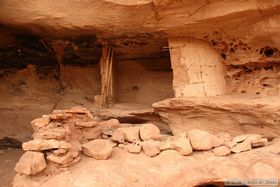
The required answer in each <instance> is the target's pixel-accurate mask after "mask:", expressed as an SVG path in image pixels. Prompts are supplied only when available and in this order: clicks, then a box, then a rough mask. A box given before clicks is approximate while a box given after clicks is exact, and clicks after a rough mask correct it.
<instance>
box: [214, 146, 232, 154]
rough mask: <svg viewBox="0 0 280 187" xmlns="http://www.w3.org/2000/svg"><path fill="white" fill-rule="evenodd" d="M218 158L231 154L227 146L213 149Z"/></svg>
mask: <svg viewBox="0 0 280 187" xmlns="http://www.w3.org/2000/svg"><path fill="white" fill-rule="evenodd" d="M213 152H214V154H215V155H216V156H227V155H229V154H230V153H231V150H230V149H229V148H228V147H227V146H224V145H223V146H219V147H216V148H214V149H213Z"/></svg>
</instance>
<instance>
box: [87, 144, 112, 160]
mask: <svg viewBox="0 0 280 187" xmlns="http://www.w3.org/2000/svg"><path fill="white" fill-rule="evenodd" d="M82 147H83V153H84V154H85V155H87V156H89V157H93V158H95V159H97V160H105V159H107V158H109V157H110V156H111V154H112V145H111V143H110V141H109V140H103V139H96V140H92V141H90V142H88V143H85V144H83V145H82Z"/></svg>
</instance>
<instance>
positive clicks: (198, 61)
mask: <svg viewBox="0 0 280 187" xmlns="http://www.w3.org/2000/svg"><path fill="white" fill-rule="evenodd" d="M169 48H170V54H171V62H172V69H173V75H174V80H173V89H174V92H175V96H176V97H209V96H217V95H223V94H225V93H227V91H228V89H227V83H226V79H225V77H226V69H225V66H224V65H223V64H222V60H221V57H220V55H219V54H218V53H217V52H216V51H215V50H214V49H213V48H211V47H210V46H209V45H208V43H206V42H204V41H202V40H197V39H192V38H170V39H169Z"/></svg>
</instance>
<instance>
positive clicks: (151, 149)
mask: <svg viewBox="0 0 280 187" xmlns="http://www.w3.org/2000/svg"><path fill="white" fill-rule="evenodd" d="M142 147H143V151H144V153H145V154H146V155H147V156H150V157H154V156H156V155H158V154H159V153H160V142H159V141H154V140H147V141H145V142H143V143H142Z"/></svg>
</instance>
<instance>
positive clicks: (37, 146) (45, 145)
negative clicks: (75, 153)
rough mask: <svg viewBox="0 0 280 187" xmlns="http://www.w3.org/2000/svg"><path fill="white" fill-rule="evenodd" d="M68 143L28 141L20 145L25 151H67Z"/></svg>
mask: <svg viewBox="0 0 280 187" xmlns="http://www.w3.org/2000/svg"><path fill="white" fill-rule="evenodd" d="M70 147H71V145H70V143H68V142H66V141H58V140H30V141H28V142H24V143H23V144H22V149H23V150H25V151H44V150H49V149H69V148H70Z"/></svg>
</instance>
